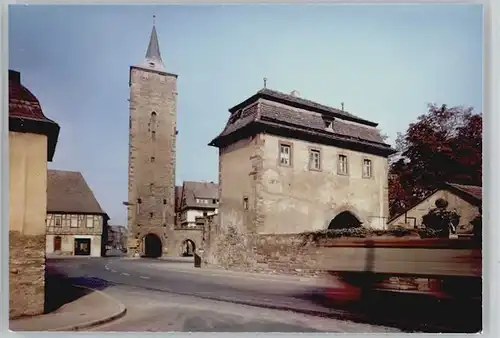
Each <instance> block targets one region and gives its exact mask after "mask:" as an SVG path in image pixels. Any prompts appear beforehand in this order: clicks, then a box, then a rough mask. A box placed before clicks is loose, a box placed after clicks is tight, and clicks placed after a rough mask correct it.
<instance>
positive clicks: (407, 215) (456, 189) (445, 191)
mask: <svg viewBox="0 0 500 338" xmlns="http://www.w3.org/2000/svg"><path fill="white" fill-rule="evenodd" d="M482 195H483V191H482V187H478V186H472V185H461V184H455V183H445V184H443V186H442V187H440V188H438V189H436V190H434V191H433V192H431V193H430V194H428V195H427V196H426V197H425V198H423V199H422V200H420V201H419V202H418V203H416V204H415V205H413V206H411V207H409V208H407V209H406V210H405V211H403V212H401V213H399V214H397V215H395V216H394V217H392V218H391V219H390V220H389V225H391V226H398V225H399V226H403V227H408V228H419V227H422V217H423V216H424V215H426V214H427V213H428V212H429V211H431V210H432V209H434V208H436V201H437V200H438V199H443V200H444V201H446V202H447V203H448V206H447V207H446V209H447V210H454V211H456V212H457V213H458V214H459V215H460V220H459V224H458V226H457V232H458V233H471V232H472V225H471V224H470V223H471V221H472V220H474V219H475V218H476V217H477V216H480V215H481V208H482V200H483V198H482Z"/></svg>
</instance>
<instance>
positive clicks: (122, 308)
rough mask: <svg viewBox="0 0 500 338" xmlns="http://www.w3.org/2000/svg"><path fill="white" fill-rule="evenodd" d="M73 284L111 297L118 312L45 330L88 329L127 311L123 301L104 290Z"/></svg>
mask: <svg viewBox="0 0 500 338" xmlns="http://www.w3.org/2000/svg"><path fill="white" fill-rule="evenodd" d="M73 286H75V287H78V288H81V289H86V290H91V291H92V292H97V293H99V294H101V295H102V296H104V297H106V298H108V299H111V300H112V301H114V302H116V303H118V304H119V305H120V310H119V311H118V312H116V313H115V314H113V315H111V316H108V317H105V318H101V319H95V320H90V321H87V322H84V323H81V324H74V325H68V326H65V327H61V328H57V329H51V330H47V331H81V330H84V329H89V328H91V327H94V326H98V325H102V324H106V323H109V322H111V321H113V320H115V319H118V318H121V317H123V316H124V315H125V314H126V313H127V308H126V307H125V305H123V303H121V302H120V301H118V300H117V299H115V298H113V297H111V296H110V295H108V294H106V293H105V292H102V291H99V290H96V289H92V288H89V287H86V286H82V285H76V284H73Z"/></svg>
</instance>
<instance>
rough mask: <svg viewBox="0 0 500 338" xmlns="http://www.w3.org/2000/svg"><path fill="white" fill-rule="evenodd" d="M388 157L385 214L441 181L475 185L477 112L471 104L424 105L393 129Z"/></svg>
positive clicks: (478, 134) (479, 164)
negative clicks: (399, 129) (421, 110)
mask: <svg viewBox="0 0 500 338" xmlns="http://www.w3.org/2000/svg"><path fill="white" fill-rule="evenodd" d="M396 150H397V151H398V152H397V154H396V155H394V156H393V158H392V159H391V164H390V174H389V206H390V211H391V215H394V214H397V213H398V212H401V211H403V210H404V209H406V208H407V207H409V206H410V205H412V204H414V203H416V202H417V201H419V200H420V199H422V198H424V197H425V196H426V195H427V194H428V193H430V192H431V191H433V190H434V189H436V188H437V187H438V186H439V185H441V184H442V183H444V182H453V183H459V184H470V185H481V180H482V115H481V114H476V113H474V112H473V109H472V108H464V107H452V108H449V107H447V106H446V105H442V106H437V105H434V104H431V105H429V106H428V112H427V113H426V114H424V115H422V116H420V117H419V118H418V119H417V121H416V122H415V123H412V124H410V126H409V127H408V130H407V131H406V132H405V133H404V134H402V133H400V134H398V137H397V139H396Z"/></svg>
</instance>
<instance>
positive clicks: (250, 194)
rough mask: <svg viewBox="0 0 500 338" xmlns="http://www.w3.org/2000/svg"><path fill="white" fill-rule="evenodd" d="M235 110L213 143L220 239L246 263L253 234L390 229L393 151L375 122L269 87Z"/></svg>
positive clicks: (238, 105)
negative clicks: (390, 161) (216, 156)
mask: <svg viewBox="0 0 500 338" xmlns="http://www.w3.org/2000/svg"><path fill="white" fill-rule="evenodd" d="M229 112H230V116H229V119H228V122H227V124H226V126H225V128H224V130H223V131H222V132H221V133H220V134H219V135H218V136H217V137H216V138H215V139H214V140H212V141H211V142H210V144H209V145H210V146H214V147H217V148H219V197H220V202H219V217H218V225H217V227H218V231H219V233H218V235H217V236H218V237H219V238H220V240H221V241H224V240H223V238H225V237H224V236H230V237H232V239H231V240H232V241H233V242H234V243H235V244H237V245H238V246H239V247H240V248H239V249H238V250H239V251H242V252H243V253H242V259H246V260H249V259H251V256H252V250H253V249H252V248H251V247H252V245H253V244H254V243H253V242H252V241H251V240H250V238H251V237H249V236H248V235H255V234H257V235H265V234H273V235H274V234H293V233H301V232H305V231H316V230H323V229H328V228H343V227H350V226H359V225H362V226H367V227H373V228H384V227H385V226H386V223H387V218H388V186H387V184H388V182H387V175H388V156H389V155H391V154H393V153H394V150H393V149H392V148H391V147H390V146H389V145H388V144H386V143H385V142H384V139H383V137H382V136H381V134H380V132H379V130H378V129H377V123H375V122H371V121H367V120H364V119H362V118H359V117H357V116H354V115H352V114H350V113H348V112H347V111H344V110H343V109H336V108H332V107H328V106H325V105H322V104H319V103H316V102H313V101H310V100H306V99H304V98H301V97H300V96H299V94H298V93H297V92H296V91H294V92H292V93H291V94H285V93H281V92H278V91H274V90H270V89H267V88H264V89H262V90H260V91H258V92H257V93H256V94H254V95H252V96H251V97H250V98H248V99H246V100H245V101H243V102H241V103H239V104H237V105H236V106H234V107H232V108H231V109H229ZM227 240H228V241H229V239H227ZM221 245H222V244H221ZM226 246H227V245H226ZM222 247H224V246H222ZM225 256H227V255H225V254H220V257H221V259H223V257H225ZM212 258H213V257H212Z"/></svg>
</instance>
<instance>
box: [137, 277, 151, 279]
mask: <svg viewBox="0 0 500 338" xmlns="http://www.w3.org/2000/svg"><path fill="white" fill-rule="evenodd" d="M139 278H142V279H149V277H146V276H139Z"/></svg>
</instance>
